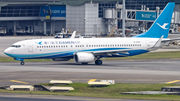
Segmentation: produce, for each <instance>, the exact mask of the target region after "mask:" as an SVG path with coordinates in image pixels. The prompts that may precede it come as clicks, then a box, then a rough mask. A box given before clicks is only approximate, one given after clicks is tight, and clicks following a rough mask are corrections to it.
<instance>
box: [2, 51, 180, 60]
mask: <svg viewBox="0 0 180 101" xmlns="http://www.w3.org/2000/svg"><path fill="white" fill-rule="evenodd" d="M135 59H136V60H137V59H180V51H172V52H150V53H146V54H141V55H136V56H130V57H117V58H114V57H113V58H105V60H135ZM51 61H52V60H51V59H25V62H51ZM0 62H19V61H16V60H14V59H13V58H11V57H0Z"/></svg>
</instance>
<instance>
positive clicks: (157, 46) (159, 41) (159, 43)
mask: <svg viewBox="0 0 180 101" xmlns="http://www.w3.org/2000/svg"><path fill="white" fill-rule="evenodd" d="M163 37H164V35H162V36H161V38H159V40H158V41H157V42H156V44H155V45H154V46H153V47H152V48H149V49H148V50H150V51H153V50H156V49H158V48H160V45H161V41H162V39H163Z"/></svg>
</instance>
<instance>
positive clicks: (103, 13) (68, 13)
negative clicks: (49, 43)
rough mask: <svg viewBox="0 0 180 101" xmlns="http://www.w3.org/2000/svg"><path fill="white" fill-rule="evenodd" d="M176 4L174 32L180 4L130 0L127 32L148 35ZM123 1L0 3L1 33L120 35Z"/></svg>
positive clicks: (22, 0)
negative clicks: (162, 14) (151, 28)
mask: <svg viewBox="0 0 180 101" xmlns="http://www.w3.org/2000/svg"><path fill="white" fill-rule="evenodd" d="M168 2H175V3H176V6H175V9H174V14H173V19H172V28H171V30H170V31H171V32H178V31H179V25H180V13H179V12H180V1H179V0H126V14H125V16H126V18H125V19H126V30H127V32H131V33H137V34H138V33H140V32H143V31H146V30H147V29H148V28H149V27H150V26H151V24H152V22H153V21H154V20H155V19H156V18H157V16H158V14H159V13H160V12H161V10H163V8H164V7H165V6H166V4H167V3H168ZM122 3H123V1H122V0H0V33H4V34H10V35H17V34H19V35H21V34H36V35H38V34H39V35H47V34H49V35H50V34H54V33H57V32H60V31H61V30H62V28H65V29H66V30H67V31H68V33H72V32H73V31H77V34H80V35H95V36H96V35H97V36H99V35H104V34H112V33H113V34H120V33H121V31H122V30H121V29H122V13H121V12H122Z"/></svg>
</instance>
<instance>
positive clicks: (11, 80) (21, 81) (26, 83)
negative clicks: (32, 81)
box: [9, 80, 29, 84]
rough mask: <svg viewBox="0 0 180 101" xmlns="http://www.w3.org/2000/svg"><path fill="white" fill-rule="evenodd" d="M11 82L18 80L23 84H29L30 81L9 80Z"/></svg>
mask: <svg viewBox="0 0 180 101" xmlns="http://www.w3.org/2000/svg"><path fill="white" fill-rule="evenodd" d="M9 81H11V82H17V83H23V84H29V83H28V82H23V81H18V80H9Z"/></svg>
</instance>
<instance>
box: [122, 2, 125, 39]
mask: <svg viewBox="0 0 180 101" xmlns="http://www.w3.org/2000/svg"><path fill="white" fill-rule="evenodd" d="M125 3H126V1H125V0H123V11H122V20H123V26H122V37H126V36H125V14H126V12H125Z"/></svg>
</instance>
